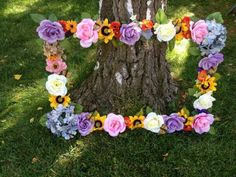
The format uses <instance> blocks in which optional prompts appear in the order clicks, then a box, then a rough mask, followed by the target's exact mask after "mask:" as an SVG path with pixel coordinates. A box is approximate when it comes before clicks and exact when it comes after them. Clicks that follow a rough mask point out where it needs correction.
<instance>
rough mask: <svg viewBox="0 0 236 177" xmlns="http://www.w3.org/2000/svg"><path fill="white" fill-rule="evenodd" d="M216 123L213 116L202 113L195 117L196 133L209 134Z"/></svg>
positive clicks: (194, 126)
mask: <svg viewBox="0 0 236 177" xmlns="http://www.w3.org/2000/svg"><path fill="white" fill-rule="evenodd" d="M213 122H214V117H213V115H212V114H206V113H200V114H198V115H195V116H194V122H193V128H194V130H195V132H197V133H199V134H202V133H204V132H209V130H210V125H211V124H212V123H213Z"/></svg>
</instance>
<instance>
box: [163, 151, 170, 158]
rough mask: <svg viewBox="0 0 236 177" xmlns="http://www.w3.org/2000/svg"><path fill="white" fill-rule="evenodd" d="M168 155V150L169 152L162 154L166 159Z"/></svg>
mask: <svg viewBox="0 0 236 177" xmlns="http://www.w3.org/2000/svg"><path fill="white" fill-rule="evenodd" d="M168 155H169V153H168V152H167V153H165V154H163V155H162V156H163V157H164V158H163V160H166V159H167V157H168Z"/></svg>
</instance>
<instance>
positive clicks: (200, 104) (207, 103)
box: [193, 91, 216, 110]
mask: <svg viewBox="0 0 236 177" xmlns="http://www.w3.org/2000/svg"><path fill="white" fill-rule="evenodd" d="M211 95H212V91H209V92H207V93H205V94H204V95H201V96H200V97H199V98H198V99H197V100H195V101H194V103H193V107H194V108H195V109H199V110H202V109H209V108H211V107H212V106H213V101H215V100H216V99H215V98H214V97H213V96H211Z"/></svg>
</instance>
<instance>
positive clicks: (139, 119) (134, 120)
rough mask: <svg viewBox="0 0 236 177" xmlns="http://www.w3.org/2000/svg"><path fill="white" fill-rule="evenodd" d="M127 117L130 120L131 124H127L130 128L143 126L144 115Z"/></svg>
mask: <svg viewBox="0 0 236 177" xmlns="http://www.w3.org/2000/svg"><path fill="white" fill-rule="evenodd" d="M129 119H130V121H131V125H130V126H129V128H130V129H131V130H133V129H136V128H143V127H144V124H143V121H144V119H145V117H144V116H129Z"/></svg>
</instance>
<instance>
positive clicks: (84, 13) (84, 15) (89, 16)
mask: <svg viewBox="0 0 236 177" xmlns="http://www.w3.org/2000/svg"><path fill="white" fill-rule="evenodd" d="M83 18H91V15H90V14H89V13H87V12H82V13H81V19H83Z"/></svg>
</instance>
